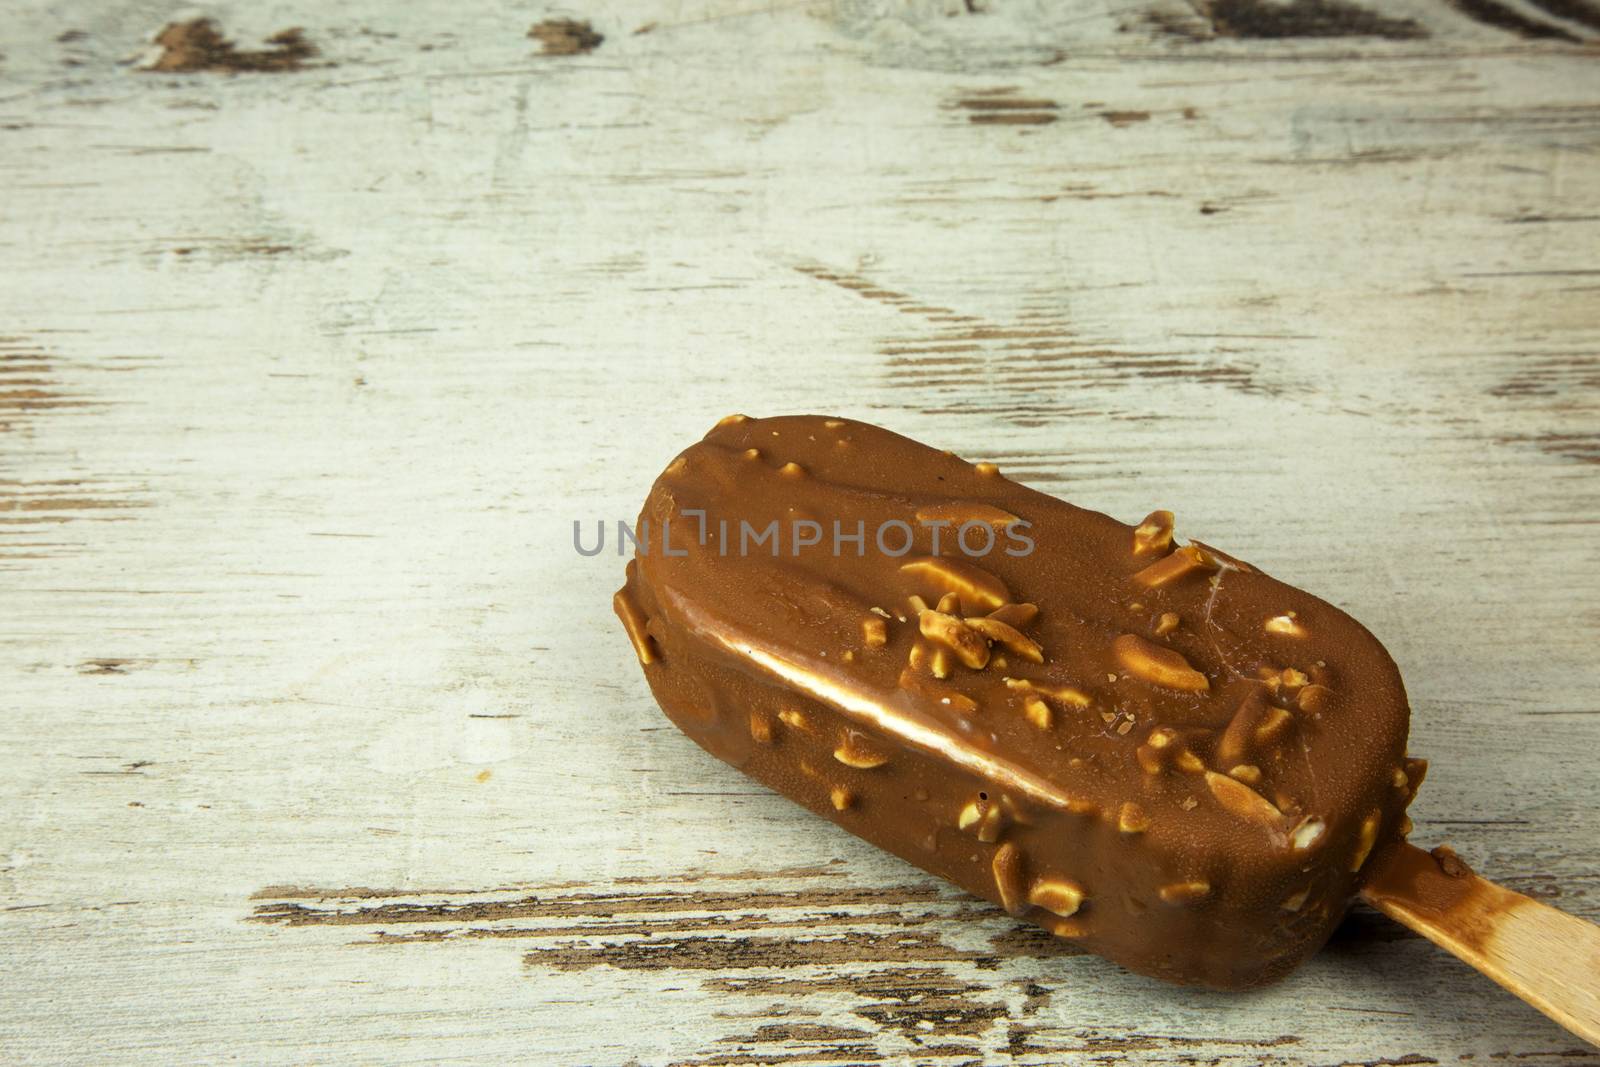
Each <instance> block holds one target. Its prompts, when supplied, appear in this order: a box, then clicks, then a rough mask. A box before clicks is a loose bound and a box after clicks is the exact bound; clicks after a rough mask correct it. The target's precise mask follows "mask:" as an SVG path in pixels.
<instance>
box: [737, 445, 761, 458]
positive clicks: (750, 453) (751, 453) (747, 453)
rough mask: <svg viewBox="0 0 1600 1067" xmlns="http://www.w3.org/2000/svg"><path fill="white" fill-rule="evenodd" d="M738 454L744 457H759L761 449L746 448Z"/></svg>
mask: <svg viewBox="0 0 1600 1067" xmlns="http://www.w3.org/2000/svg"><path fill="white" fill-rule="evenodd" d="M740 455H742V456H743V457H744V458H745V459H760V458H761V449H759V448H747V449H745V450H744V451H743V452H741V453H740Z"/></svg>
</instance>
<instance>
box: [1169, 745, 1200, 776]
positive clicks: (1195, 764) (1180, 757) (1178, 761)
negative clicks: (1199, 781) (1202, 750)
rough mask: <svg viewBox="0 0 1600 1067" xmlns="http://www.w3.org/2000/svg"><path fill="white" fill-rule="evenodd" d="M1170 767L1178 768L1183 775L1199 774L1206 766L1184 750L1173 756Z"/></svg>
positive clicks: (1197, 757)
mask: <svg viewBox="0 0 1600 1067" xmlns="http://www.w3.org/2000/svg"><path fill="white" fill-rule="evenodd" d="M1172 765H1173V766H1174V767H1176V768H1178V770H1180V771H1183V772H1184V773H1185V774H1199V773H1200V772H1201V771H1203V770H1205V769H1206V765H1205V764H1204V763H1201V762H1200V757H1199V756H1196V755H1195V754H1194V753H1193V752H1190V751H1189V750H1188V749H1185V750H1184V751H1182V752H1180V753H1178V754H1177V755H1176V756H1174V757H1173V760H1172Z"/></svg>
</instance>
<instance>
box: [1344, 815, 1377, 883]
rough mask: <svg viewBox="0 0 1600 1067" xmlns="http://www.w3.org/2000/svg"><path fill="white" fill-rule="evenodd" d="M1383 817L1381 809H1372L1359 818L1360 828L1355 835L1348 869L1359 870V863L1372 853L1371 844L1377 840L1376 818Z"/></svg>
mask: <svg viewBox="0 0 1600 1067" xmlns="http://www.w3.org/2000/svg"><path fill="white" fill-rule="evenodd" d="M1382 817H1383V813H1382V812H1381V811H1374V812H1372V813H1371V814H1370V815H1368V816H1367V817H1366V818H1365V819H1362V820H1361V830H1360V832H1359V833H1358V834H1357V835H1356V851H1355V855H1354V856H1351V857H1350V869H1351V870H1352V871H1359V870H1361V865H1362V864H1364V863H1366V862H1367V857H1368V856H1369V855H1371V854H1372V846H1373V845H1374V844H1376V843H1377V840H1378V820H1379V819H1381V818H1382Z"/></svg>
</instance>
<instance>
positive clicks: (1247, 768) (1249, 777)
mask: <svg viewBox="0 0 1600 1067" xmlns="http://www.w3.org/2000/svg"><path fill="white" fill-rule="evenodd" d="M1228 777H1229V778H1236V779H1238V780H1239V781H1241V782H1243V783H1244V784H1245V785H1259V784H1260V783H1261V768H1260V767H1257V766H1256V765H1255V764H1253V763H1241V764H1239V765H1238V766H1237V767H1234V768H1232V769H1230V770H1229V771H1228Z"/></svg>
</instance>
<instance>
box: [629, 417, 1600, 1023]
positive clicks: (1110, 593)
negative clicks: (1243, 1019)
mask: <svg viewBox="0 0 1600 1067" xmlns="http://www.w3.org/2000/svg"><path fill="white" fill-rule="evenodd" d="M797 522H800V523H810V524H813V525H814V526H815V527H818V528H820V529H823V530H827V531H834V530H838V529H842V530H845V531H849V532H852V533H854V532H856V531H862V530H865V531H867V535H866V537H865V538H864V542H856V541H853V540H847V542H846V543H845V545H844V550H843V551H840V550H839V549H840V545H839V544H838V543H837V542H836V541H835V540H834V539H833V538H831V537H821V538H817V539H816V541H815V543H811V544H805V545H801V544H799V543H798V541H799V540H809V538H801V539H796V538H792V537H791V538H788V539H787V540H785V541H784V542H783V543H782V544H781V545H780V546H775V547H769V545H768V544H766V543H763V544H761V545H760V546H759V547H758V548H756V549H754V550H751V549H749V547H748V544H746V545H744V546H741V547H743V548H744V550H743V551H741V550H738V549H734V550H730V549H729V548H728V547H727V543H726V538H719V537H718V536H716V535H715V534H716V532H718V531H720V530H721V529H723V528H724V525H725V524H727V523H732V525H733V526H734V527H735V528H738V527H740V526H742V525H747V526H748V527H750V528H753V529H757V530H762V529H766V528H768V527H769V526H770V525H771V524H773V523H776V524H777V525H778V526H779V528H780V529H792V528H793V526H794V524H795V523H797ZM805 528H806V529H807V530H810V529H811V526H807V527H805ZM886 528H892V529H893V530H894V531H895V534H894V536H893V537H891V538H885V539H882V540H880V539H879V538H878V536H877V534H878V532H879V531H881V530H884V529H886ZM639 529H640V530H641V531H648V537H649V538H652V539H654V540H648V541H645V542H644V543H643V545H642V547H641V551H640V552H639V553H638V554H637V555H636V558H635V559H634V560H633V561H631V562H630V563H629V564H628V574H627V583H626V585H625V586H624V587H623V589H622V590H621V591H619V592H618V594H617V596H616V600H615V607H616V609H617V612H618V614H619V616H620V617H621V619H622V621H623V624H624V627H625V628H626V630H627V632H628V635H629V637H630V639H631V640H632V642H633V644H634V648H635V650H636V651H637V653H638V656H639V659H640V662H641V663H642V664H643V665H644V670H645V675H646V678H647V679H648V681H649V684H650V687H651V689H652V691H653V692H654V694H655V696H656V698H657V700H658V701H659V702H660V704H661V707H662V708H663V710H664V711H665V712H666V713H667V715H668V716H669V717H670V718H671V719H672V720H673V722H675V723H676V724H677V725H678V726H679V727H680V728H682V729H683V731H684V732H685V733H687V734H688V735H689V736H690V737H692V738H693V739H694V740H695V741H696V742H698V743H699V744H700V745H702V746H703V747H704V748H706V749H707V750H708V751H710V752H711V753H713V754H714V755H716V756H718V757H719V758H721V759H723V760H725V761H727V762H729V763H731V764H733V765H734V766H736V767H738V768H740V769H741V770H743V771H744V772H745V773H746V774H748V775H750V776H751V777H753V778H755V779H757V780H759V781H761V782H763V783H765V784H766V785H768V786H770V787H772V788H773V789H775V790H777V791H779V792H781V793H783V794H784V795H785V796H788V797H790V798H791V799H793V800H795V801H797V802H799V803H800V804H803V805H805V806H806V807H808V808H810V809H812V810H813V811H815V812H817V813H819V814H821V815H824V816H826V817H827V818H829V819H832V820H833V821H835V822H837V823H839V824H840V825H842V826H844V827H845V828H847V829H849V830H850V831H851V832H853V833H855V834H858V835H859V836H861V837H863V838H865V839H867V840H869V841H871V842H873V843H874V844H877V845H879V846H880V847H882V848H885V849H887V850H889V851H891V852H893V853H895V854H897V855H899V856H902V857H904V858H905V859H907V860H909V861H910V862H912V863H915V864H917V865H918V866H920V867H922V868H924V869H926V870H928V871H930V872H932V873H934V874H937V875H939V876H941V877H943V878H947V879H949V880H950V881H952V882H955V883H956V884H958V885H960V886H962V887H963V888H965V889H967V890H968V891H970V892H972V893H975V894H977V895H979V896H982V897H985V898H987V899H989V900H992V901H994V902H995V903H997V904H999V905H1000V906H1001V907H1003V908H1005V909H1006V910H1007V911H1008V912H1010V913H1011V914H1013V915H1016V916H1019V917H1021V918H1025V919H1028V920H1031V921H1033V922H1036V923H1038V924H1040V925H1041V926H1043V927H1044V928H1045V929H1047V930H1049V931H1050V932H1051V933H1053V934H1055V935H1056V936H1058V937H1062V938H1067V939H1070V940H1071V941H1073V942H1074V943H1076V944H1078V945H1080V946H1082V947H1083V948H1084V949H1086V950H1088V951H1091V952H1095V953H1098V954H1099V955H1102V956H1105V957H1107V958H1108V959H1111V960H1114V961H1116V962H1117V963H1120V964H1122V965H1123V966H1125V967H1128V968H1130V969H1131V970H1135V971H1138V972H1141V973H1144V974H1149V975H1154V976H1157V977H1160V978H1165V979H1168V980H1171V981H1176V982H1188V983H1202V984H1205V985H1210V986H1215V987H1220V988H1228V989H1239V988H1245V987H1249V986H1254V985H1259V984H1261V983H1264V982H1268V981H1272V980H1273V979H1276V978H1279V977H1281V976H1282V975H1284V974H1286V973H1287V972H1288V971H1290V970H1291V969H1293V968H1294V967H1295V966H1296V965H1297V964H1298V963H1300V962H1301V961H1302V960H1303V959H1305V957H1306V956H1308V955H1309V954H1311V953H1312V952H1314V951H1315V950H1316V949H1317V948H1318V947H1319V946H1320V945H1321V944H1322V943H1323V942H1324V941H1325V940H1326V939H1327V937H1328V935H1329V933H1330V932H1331V931H1332V929H1333V927H1334V926H1335V925H1336V924H1337V923H1338V921H1339V919H1340V917H1341V916H1342V915H1343V913H1344V911H1345V909H1346V907H1347V906H1348V904H1349V902H1350V901H1351V900H1352V898H1353V897H1354V896H1355V895H1356V894H1357V892H1358V891H1360V889H1361V888H1362V886H1363V884H1364V882H1366V881H1367V880H1369V879H1370V877H1371V875H1372V873H1373V872H1374V871H1376V870H1378V869H1380V868H1386V867H1393V868H1394V869H1396V870H1398V869H1400V868H1401V867H1404V866H1405V863H1406V862H1410V863H1411V864H1412V866H1415V865H1416V863H1415V860H1414V859H1413V858H1412V857H1413V854H1414V855H1417V856H1423V857H1424V859H1425V860H1426V861H1427V862H1428V863H1431V862H1432V861H1431V860H1427V857H1426V854H1423V853H1420V852H1418V850H1415V849H1411V848H1410V847H1409V846H1406V845H1405V844H1404V843H1403V838H1404V836H1405V834H1406V832H1407V830H1408V829H1409V820H1408V819H1407V818H1406V815H1405V811H1406V807H1407V805H1408V804H1409V803H1410V802H1411V800H1412V798H1413V797H1414V796H1415V795H1416V791H1417V787H1418V786H1419V785H1420V784H1421V782H1422V776H1423V772H1424V769H1425V764H1424V763H1423V762H1422V761H1420V760H1415V759H1411V758H1408V757H1407V756H1406V754H1405V744H1406V732H1407V726H1408V719H1409V712H1408V709H1407V704H1406V697H1405V689H1404V687H1403V685H1402V683H1401V680H1400V675H1399V672H1398V671H1397V670H1396V668H1395V665H1394V662H1393V661H1392V660H1391V659H1390V657H1389V655H1388V653H1387V652H1386V651H1385V650H1384V649H1383V646H1382V645H1380V644H1379V643H1378V641H1377V640H1376V639H1375V638H1374V637H1373V636H1372V635H1371V634H1370V633H1368V632H1367V631H1366V630H1365V629H1364V628H1363V627H1362V626H1361V625H1360V624H1359V623H1357V622H1356V621H1355V620H1354V619H1352V618H1350V617H1349V616H1348V615H1346V614H1344V613H1343V612H1341V611H1339V610H1338V609H1337V608H1334V607H1333V606H1331V605H1329V604H1327V603H1326V602H1324V601H1322V600H1319V599H1318V598H1316V597H1314V596H1311V595H1310V594H1308V593H1305V592H1302V591H1300V590H1298V589H1295V588H1293V587H1292V586H1288V585H1285V584H1284V583H1282V582H1279V581H1277V580H1275V579H1273V578H1271V577H1269V576H1268V575H1265V574H1263V573H1261V572H1260V571H1258V570H1256V569H1255V568H1254V567H1251V566H1250V565H1249V564H1246V563H1244V562H1242V561H1240V560H1237V559H1234V558H1232V557H1230V556H1227V555H1225V554H1224V553H1222V552H1219V551H1216V550H1214V549H1212V548H1209V547H1208V546H1205V545H1202V544H1200V543H1198V542H1193V541H1191V542H1189V543H1187V544H1180V543H1179V542H1178V541H1177V540H1176V539H1175V537H1174V533H1173V519H1172V515H1171V514H1170V513H1169V512H1164V511H1158V512H1155V513H1153V514H1151V515H1150V516H1149V517H1148V518H1147V519H1145V520H1144V521H1143V522H1142V523H1140V524H1139V525H1138V526H1127V525H1125V524H1123V523H1120V522H1117V521H1116V520H1114V519H1112V518H1110V517H1108V516H1106V515H1102V514H1100V513H1098V512H1094V511H1088V510H1085V509H1083V508H1078V507H1074V506H1072V505H1071V504H1068V503H1066V502H1064V501H1061V500H1058V499H1055V498H1053V497H1050V496H1046V495H1044V494H1042V493H1039V492H1036V491H1034V490H1031V489H1028V488H1026V487H1024V486H1021V485H1018V484H1016V483H1014V482H1012V481H1010V480H1008V479H1006V478H1005V477H1003V476H1002V475H1001V474H1000V473H999V471H998V470H997V469H996V468H995V467H994V466H993V465H991V464H984V463H979V464H972V463H968V462H966V461H964V460H962V459H959V458H957V457H956V456H954V455H952V454H950V453H948V452H941V451H938V450H936V449H932V448H929V447H927V446H924V445H921V444H918V443H917V442H914V441H911V440H909V439H907V438H904V437H901V436H899V435H897V434H894V433H890V432H889V431H887V430H883V429H880V428H877V427H874V426H870V425H866V424H864V423H859V422H852V421H847V420H841V419H828V418H821V417H815V416H792V417H780V418H771V419H749V418H745V417H743V416H732V417H730V418H728V419H724V420H723V421H722V422H720V423H718V424H717V426H716V427H715V428H713V429H712V431H711V432H710V433H709V434H707V435H706V437H705V439H704V440H703V441H701V442H700V443H698V444H696V445H694V446H692V447H690V448H689V449H687V450H686V451H685V452H683V453H682V454H681V455H680V456H678V457H677V458H676V459H674V460H673V461H672V463H671V464H670V465H669V466H668V467H667V469H666V471H665V472H663V474H662V475H661V477H660V478H659V479H658V480H657V482H656V484H655V486H654V487H653V488H652V490H651V492H650V496H649V498H648V499H647V500H646V502H645V505H644V509H643V511H642V513H641V515H640V517H639ZM985 530H987V531H988V532H990V533H991V534H993V535H994V536H991V537H982V536H978V534H980V533H982V532H983V531H985ZM941 533H943V535H944V543H943V544H941V545H939V546H937V547H938V551H935V544H934V538H935V537H937V536H939V535H940V534H941ZM963 533H964V534H965V535H966V536H965V537H958V535H959V534H963ZM1023 542H1026V544H1027V550H1026V551H1023V550H1022V548H1021V546H1022V544H1023ZM886 546H887V547H886ZM1395 857H1400V858H1399V859H1396V858H1395ZM1402 860H1404V861H1405V862H1402ZM1441 877H1443V876H1442V875H1441ZM1413 881H1414V880H1413ZM1484 884H1486V885H1487V883H1484ZM1389 888H1390V890H1391V891H1393V889H1394V887H1393V886H1390V887H1389ZM1501 892H1503V891H1501ZM1400 895H1401V896H1404V892H1400ZM1520 899H1526V898H1520ZM1391 903H1392V901H1391ZM1530 904H1531V902H1530ZM1380 906H1382V905H1380ZM1385 910H1386V911H1389V912H1390V913H1391V914H1395V915H1397V917H1400V918H1402V921H1406V917H1405V916H1404V915H1402V914H1400V912H1399V911H1397V910H1396V909H1395V908H1392V907H1385ZM1541 910H1543V911H1548V910H1550V909H1543V908H1541ZM1553 914H1559V913H1553ZM1570 921H1572V922H1574V923H1576V924H1577V925H1579V926H1583V927H1584V928H1585V929H1588V930H1592V929H1593V928H1592V927H1588V926H1587V924H1583V923H1581V921H1579V920H1570ZM1413 925H1416V924H1415V923H1413ZM1419 929H1420V926H1419ZM1424 932H1426V931H1424ZM1430 936H1432V935H1431V934H1430ZM1546 1010H1550V1009H1549V1008H1548V1007H1547V1008H1546ZM1568 1024H1569V1025H1571V1023H1570V1022H1569V1023H1568Z"/></svg>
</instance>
